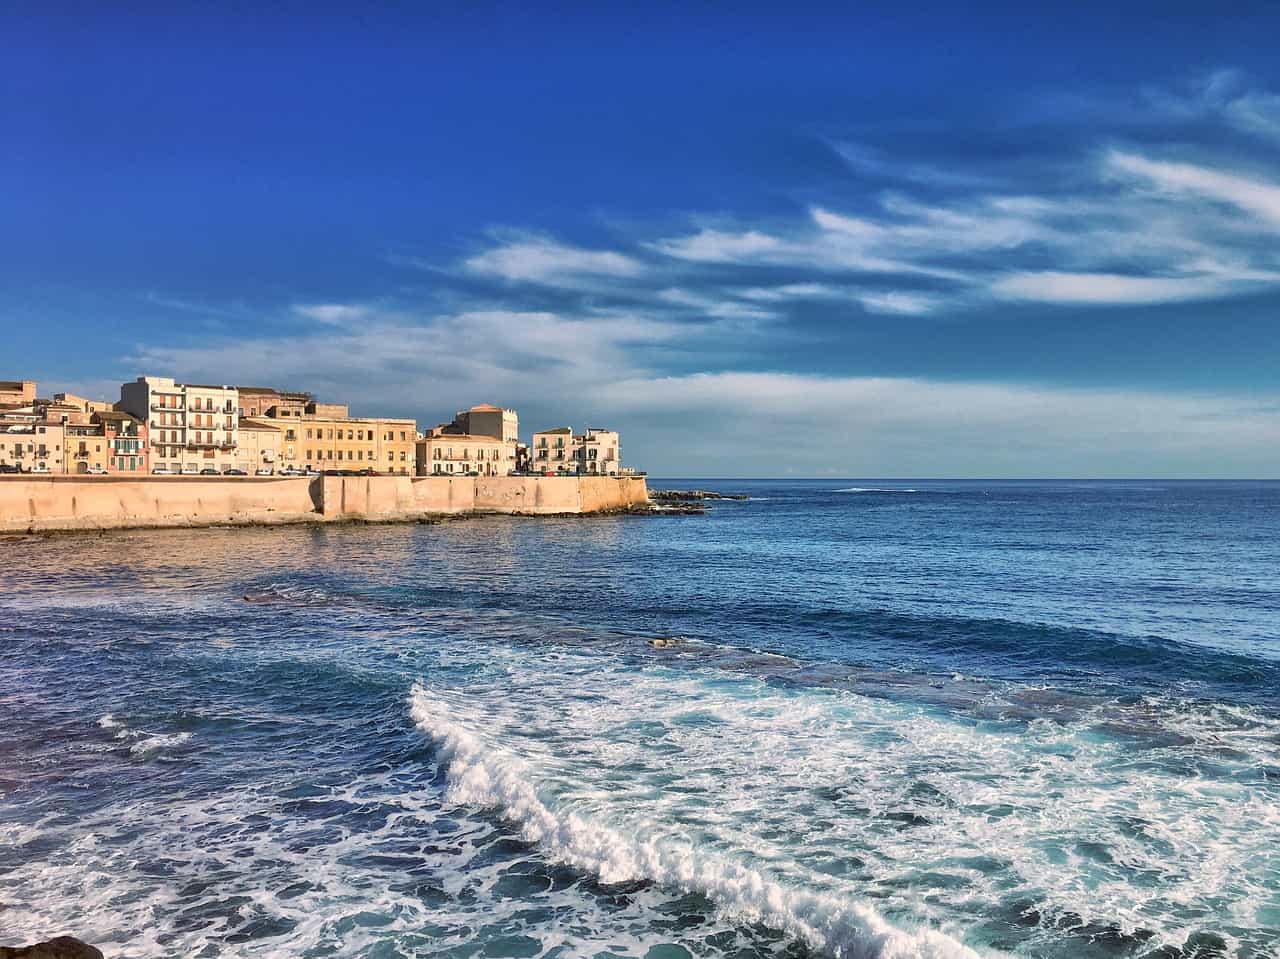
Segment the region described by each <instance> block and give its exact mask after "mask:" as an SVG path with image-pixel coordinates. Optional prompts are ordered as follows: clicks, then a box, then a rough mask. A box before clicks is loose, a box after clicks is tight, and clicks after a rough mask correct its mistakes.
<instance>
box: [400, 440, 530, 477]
mask: <svg viewBox="0 0 1280 959" xmlns="http://www.w3.org/2000/svg"><path fill="white" fill-rule="evenodd" d="M510 449H511V444H510V443H508V442H507V441H505V440H503V439H500V438H498V437H496V436H473V435H470V434H467V433H435V434H434V435H431V436H424V437H423V438H422V439H420V440H418V442H417V473H418V475H419V476H447V475H450V474H453V475H455V476H456V475H459V474H461V475H463V476H466V475H468V474H476V475H478V476H506V475H507V473H509V472H510V467H509V466H508V465H507V463H508V461H507V453H508V450H510Z"/></svg>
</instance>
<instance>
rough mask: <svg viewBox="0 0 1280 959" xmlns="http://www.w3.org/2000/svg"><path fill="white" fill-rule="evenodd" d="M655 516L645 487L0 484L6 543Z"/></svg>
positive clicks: (606, 481)
mask: <svg viewBox="0 0 1280 959" xmlns="http://www.w3.org/2000/svg"><path fill="white" fill-rule="evenodd" d="M648 510H649V494H648V489H647V486H646V483H645V479H644V477H615V476H582V477H578V476H572V477H565V476H505V477H464V476H445V477H438V476H425V477H408V476H315V477H148V478H145V479H131V478H130V479H120V478H115V477H81V476H48V477H36V478H31V477H28V476H23V477H0V534H5V533H10V534H18V535H21V534H28V535H30V534H38V533H51V532H99V531H105V530H115V529H175V528H207V527H212V526H281V525H296V524H304V523H343V522H347V523H432V522H439V521H441V520H444V519H452V518H458V519H463V518H468V517H473V516H484V515H505V516H590V515H611V514H612V515H616V514H621V513H643V512H648Z"/></svg>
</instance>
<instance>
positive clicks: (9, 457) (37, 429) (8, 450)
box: [0, 420, 67, 473]
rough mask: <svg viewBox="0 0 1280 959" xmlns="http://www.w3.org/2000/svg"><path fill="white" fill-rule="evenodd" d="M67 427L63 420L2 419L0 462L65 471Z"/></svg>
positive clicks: (27, 470)
mask: <svg viewBox="0 0 1280 959" xmlns="http://www.w3.org/2000/svg"><path fill="white" fill-rule="evenodd" d="M66 429H67V427H65V426H63V424H62V423H46V422H43V421H36V422H13V421H8V420H6V421H3V422H0V465H3V466H17V467H18V468H19V469H21V470H22V471H23V472H25V473H30V472H31V471H32V470H35V471H37V472H41V473H63V472H66V458H65V456H64V452H65V451H64V449H63V447H64V445H65V443H66Z"/></svg>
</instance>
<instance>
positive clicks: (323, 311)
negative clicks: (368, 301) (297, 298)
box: [290, 303, 369, 325]
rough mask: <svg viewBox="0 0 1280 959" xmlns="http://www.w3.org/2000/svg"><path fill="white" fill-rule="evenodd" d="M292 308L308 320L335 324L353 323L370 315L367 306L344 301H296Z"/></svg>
mask: <svg viewBox="0 0 1280 959" xmlns="http://www.w3.org/2000/svg"><path fill="white" fill-rule="evenodd" d="M290 309H291V310H292V311H293V312H294V313H296V314H297V315H298V316H302V317H306V318H307V319H308V320H315V321H316V322H318V323H330V324H335V325H337V324H344V323H353V322H356V321H359V320H363V319H365V318H366V317H368V316H369V308H368V307H367V306H352V305H349V304H344V303H295V304H294V305H293V306H292V307H290Z"/></svg>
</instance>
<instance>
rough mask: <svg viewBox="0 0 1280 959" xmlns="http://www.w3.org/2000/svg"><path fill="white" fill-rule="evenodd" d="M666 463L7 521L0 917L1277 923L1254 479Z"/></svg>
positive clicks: (1097, 938) (183, 936) (1269, 502)
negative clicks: (988, 478) (352, 508)
mask: <svg viewBox="0 0 1280 959" xmlns="http://www.w3.org/2000/svg"><path fill="white" fill-rule="evenodd" d="M652 485H654V486H662V485H664V484H662V483H659V482H655V483H653V484H652ZM666 485H671V486H676V487H682V486H688V485H703V486H710V487H712V488H716V489H721V490H724V491H726V492H739V491H741V492H746V493H749V494H750V495H751V497H752V498H751V499H750V500H748V501H745V502H722V503H718V504H715V508H714V509H713V511H712V512H711V513H709V514H708V515H706V516H700V517H699V516H693V517H663V518H638V517H609V518H591V519H543V520H532V519H513V518H491V519H481V520H470V521H466V522H457V523H445V524H441V525H435V526H367V527H366V526H341V527H315V528H311V527H295V528H288V529H274V530H262V529H244V530H204V531H188V532H179V531H149V532H137V533H119V534H112V535H106V536H101V537H96V536H89V537H55V538H52V539H48V540H43V541H35V542H6V543H4V544H0V553H2V554H3V556H4V558H5V560H6V567H7V569H8V570H9V574H8V575H7V576H6V580H5V585H4V587H3V588H2V589H0V718H2V719H3V726H2V727H0V903H2V904H4V907H5V908H3V910H0V942H18V941H29V940H33V939H36V938H43V937H46V936H49V935H54V934H59V933H73V934H75V935H78V936H80V937H81V938H83V939H86V940H88V941H90V942H94V943H96V944H98V945H100V946H101V947H102V948H103V949H104V950H105V951H106V952H107V954H108V955H109V956H172V955H182V956H308V957H311V956H317V957H318V956H369V957H393V956H458V957H463V956H477V957H482V956H494V957H496V956H548V957H552V956H555V957H577V956H584V957H585V956H590V957H597V956H601V957H603V956H636V957H652V959H671V957H680V956H684V955H697V956H715V957H720V956H733V957H743V959H746V957H754V956H775V955H777V956H805V955H815V956H816V955H824V956H841V957H849V956H859V957H862V956H865V957H873V956H875V957H886V959H887V957H902V956H966V955H974V954H977V955H1019V956H1046V957H1110V956H1150V957H1173V956H1219V955H1221V956H1275V955H1277V954H1280V951H1278V945H1277V944H1278V943H1280V847H1278V845H1277V836H1280V575H1278V574H1277V571H1278V570H1280V484H1275V483H1255V484H1243V483H1242V484H1193V483H1159V482H1149V483H1112V484H1106V483H994V482H985V483H983V482H963V483H951V482H924V481H911V482H891V481H861V482H857V481H834V482H832V481H827V482H816V481H809V482H782V481H753V482H717V483H712V482H710V481H705V482H702V483H696V482H692V481H688V482H682V481H673V482H672V483H670V484H666ZM246 597H248V598H247V599H246ZM654 640H667V641H668V643H667V644H665V645H653V641H654Z"/></svg>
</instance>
